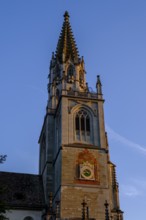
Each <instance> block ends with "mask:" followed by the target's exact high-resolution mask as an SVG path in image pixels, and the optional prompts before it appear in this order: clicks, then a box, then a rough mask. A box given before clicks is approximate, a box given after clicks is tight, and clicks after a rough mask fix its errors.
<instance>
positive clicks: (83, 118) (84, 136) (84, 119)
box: [75, 110, 91, 142]
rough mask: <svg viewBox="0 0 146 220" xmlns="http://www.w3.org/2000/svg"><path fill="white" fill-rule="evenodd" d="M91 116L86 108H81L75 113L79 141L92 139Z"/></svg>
mask: <svg viewBox="0 0 146 220" xmlns="http://www.w3.org/2000/svg"><path fill="white" fill-rule="evenodd" d="M90 126H91V125H90V117H89V114H88V113H87V112H86V111H85V110H80V111H78V112H77V113H76V115H75V139H76V140H78V141H85V142H90V141H91V134H90V130H91V129H90Z"/></svg>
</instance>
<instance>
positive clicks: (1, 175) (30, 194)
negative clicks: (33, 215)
mask: <svg viewBox="0 0 146 220" xmlns="http://www.w3.org/2000/svg"><path fill="white" fill-rule="evenodd" d="M0 189H2V190H0V191H2V192H0V194H1V195H0V200H1V201H2V202H3V203H4V204H5V205H6V206H7V207H8V208H9V209H11V208H12V209H35V210H36V209H38V210H40V209H42V208H43V207H44V205H45V202H44V190H43V182H42V177H41V176H40V175H34V174H24V173H11V172H0Z"/></svg>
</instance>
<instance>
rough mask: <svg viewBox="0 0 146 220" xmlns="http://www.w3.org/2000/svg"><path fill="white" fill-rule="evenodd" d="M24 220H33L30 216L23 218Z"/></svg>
mask: <svg viewBox="0 0 146 220" xmlns="http://www.w3.org/2000/svg"><path fill="white" fill-rule="evenodd" d="M24 220H34V219H33V218H32V217H30V216H27V217H25V218H24Z"/></svg>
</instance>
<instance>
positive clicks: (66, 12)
mask: <svg viewBox="0 0 146 220" xmlns="http://www.w3.org/2000/svg"><path fill="white" fill-rule="evenodd" d="M64 18H65V20H66V19H68V18H69V13H68V11H65V13H64Z"/></svg>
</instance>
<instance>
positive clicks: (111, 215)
mask: <svg viewBox="0 0 146 220" xmlns="http://www.w3.org/2000/svg"><path fill="white" fill-rule="evenodd" d="M48 80H49V82H48V103H47V107H46V115H45V118H44V122H43V126H42V129H41V133H40V137H39V145H40V154H39V174H38V175H32V174H20V173H10V172H0V187H4V188H6V191H5V193H3V195H2V201H3V203H4V204H5V205H6V207H7V208H8V211H7V215H6V216H7V217H8V218H9V219H10V220H51V219H60V220H67V219H70V220H76V219H78V220H81V219H95V220H111V219H113V220H123V212H122V211H121V209H120V203H119V190H118V183H117V180H116V170H115V165H114V164H113V163H112V162H111V160H110V154H109V146H108V140H107V134H106V131H105V122H104V109H103V104H104V99H103V94H102V84H101V80H100V76H97V80H96V92H93V91H90V89H89V87H88V83H87V82H86V70H85V64H84V59H83V57H80V56H79V52H78V48H77V45H76V42H75V39H74V36H73V32H72V28H71V25H70V21H69V14H68V12H65V14H64V21H63V26H62V30H61V33H60V36H59V40H58V43H57V48H56V52H55V53H53V54H52V58H51V62H50V69H49V75H48Z"/></svg>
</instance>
